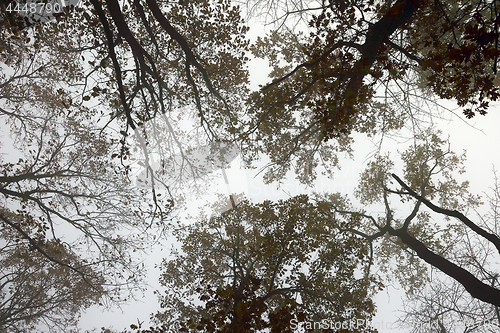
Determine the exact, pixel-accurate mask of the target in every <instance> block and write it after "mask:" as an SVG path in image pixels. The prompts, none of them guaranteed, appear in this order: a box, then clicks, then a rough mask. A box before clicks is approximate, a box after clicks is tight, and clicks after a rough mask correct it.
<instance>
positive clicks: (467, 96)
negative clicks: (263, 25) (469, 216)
mask: <svg viewBox="0 0 500 333" xmlns="http://www.w3.org/2000/svg"><path fill="white" fill-rule="evenodd" d="M252 4H253V7H252V8H253V9H255V10H256V11H258V10H259V8H264V9H263V10H264V11H265V10H266V9H267V8H268V7H267V5H266V4H265V3H264V2H262V1H254V2H252ZM269 6H274V7H277V8H280V7H281V11H272V12H271V13H275V12H277V13H280V12H281V14H276V15H277V16H278V17H276V16H275V17H272V19H273V20H274V21H276V20H278V22H279V26H278V28H277V30H276V31H273V32H271V33H270V35H269V36H268V37H265V38H261V39H259V40H258V41H257V42H256V43H255V45H253V46H252V50H253V53H254V54H255V55H256V56H258V57H263V58H267V59H269V63H270V65H271V67H272V72H271V75H270V76H271V79H272V81H271V82H270V83H269V84H267V85H264V86H263V87H262V88H261V90H260V91H259V92H255V93H254V94H253V96H252V97H251V99H250V100H251V104H250V109H249V113H250V114H251V115H252V120H253V122H252V123H251V124H249V128H248V133H251V134H252V136H251V140H255V141H257V143H254V144H252V145H250V147H249V148H248V150H249V153H248V154H249V155H250V156H252V154H255V155H257V154H259V153H264V154H267V155H269V156H270V159H271V164H270V166H272V168H270V169H269V171H268V173H267V175H266V180H267V181H273V180H279V179H282V178H283V177H284V175H285V174H286V172H287V171H288V170H290V169H294V171H295V172H296V173H297V174H298V177H299V179H300V180H301V181H303V182H306V183H307V182H310V181H312V180H313V179H314V178H315V171H314V170H315V169H316V167H317V166H318V165H319V164H320V163H321V166H322V167H323V168H324V169H326V171H328V172H331V171H332V170H334V168H335V166H337V165H338V159H337V156H338V155H339V154H341V153H344V152H347V153H348V152H349V151H350V144H351V142H352V135H351V134H353V133H363V134H366V135H369V136H373V135H374V134H377V133H378V134H382V135H384V134H385V135H387V134H390V133H393V132H394V131H395V130H398V129H400V128H401V127H402V126H404V125H407V126H411V125H413V126H414V127H415V126H419V124H420V125H421V121H422V119H425V118H427V117H428V116H429V115H432V114H434V115H436V114H438V113H436V112H435V111H432V109H429V108H428V107H426V106H427V105H430V106H433V107H435V106H439V104H438V103H437V101H435V98H436V97H437V98H442V99H450V100H454V101H456V103H457V104H458V105H459V106H460V107H464V113H465V115H466V117H468V118H470V117H472V116H474V115H475V114H476V113H479V114H485V113H486V109H487V107H488V103H489V102H488V101H490V100H493V101H494V100H497V99H498V96H499V95H498V87H497V85H496V83H497V82H498V80H496V75H497V61H498V56H499V54H500V50H499V49H498V38H499V34H498V3H497V2H496V1H493V2H490V1H482V0H477V1H458V2H457V1H439V0H438V1H420V0H418V1H417V0H399V1H373V0H370V1H355V2H347V1H298V2H295V1H293V2H289V1H273V2H270V4H269ZM274 7H273V8H274ZM269 15H272V14H269ZM297 16H299V18H300V19H301V20H303V21H307V23H308V26H307V27H305V26H304V25H299V26H298V27H297V28H295V29H292V28H293V27H288V26H287V22H288V20H290V21H291V22H295V19H294V17H297ZM287 28H288V29H287ZM301 32H303V33H301ZM429 113H430V114H429ZM424 117H425V118H424ZM293 157H296V158H297V162H296V163H293V162H294V161H293ZM291 159H292V162H291ZM298 161H303V162H302V163H299V162H298Z"/></svg>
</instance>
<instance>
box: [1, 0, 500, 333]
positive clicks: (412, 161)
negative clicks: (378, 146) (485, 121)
mask: <svg viewBox="0 0 500 333" xmlns="http://www.w3.org/2000/svg"><path fill="white" fill-rule="evenodd" d="M14 4H16V2H15V1H11V0H8V1H4V2H3V3H2V4H1V10H2V11H1V15H0V61H1V67H0V118H1V120H2V123H0V126H1V127H2V130H3V131H4V132H6V133H8V134H9V135H8V137H7V136H5V137H3V138H2V144H3V147H2V149H3V150H2V153H3V154H2V155H0V158H1V159H0V166H1V169H0V193H1V195H2V197H1V199H2V204H1V207H0V221H1V225H0V226H1V228H0V230H1V232H2V234H1V235H0V236H1V238H2V242H5V244H6V245H5V247H3V249H4V250H3V251H2V253H1V254H0V263H1V265H0V266H2V267H1V270H2V274H3V276H2V277H0V281H1V283H2V285H1V286H2V287H1V289H0V297H1V299H0V301H1V302H2V303H1V304H2V308H0V327H1V329H4V328H5V329H10V330H16V329H17V330H20V331H22V330H28V329H32V328H33V327H34V325H35V326H36V325H37V324H39V323H40V322H45V323H48V324H49V325H51V327H52V328H53V329H59V330H62V331H64V330H65V329H67V328H68V327H71V326H72V325H73V326H74V325H75V323H76V318H77V317H78V312H79V311H81V310H84V309H85V308H87V307H88V306H90V305H92V304H96V303H99V302H103V300H105V299H106V300H113V301H120V300H121V301H125V300H126V299H129V298H130V297H131V296H133V295H134V290H136V289H140V288H141V286H142V285H141V275H142V274H141V272H142V266H141V264H140V258H139V255H138V253H140V252H142V251H144V250H145V249H148V248H149V247H150V246H151V245H152V244H155V242H160V244H164V242H167V241H168V239H167V238H165V237H163V236H168V233H169V232H173V230H174V231H175V236H177V241H178V242H180V243H181V245H182V248H181V250H180V251H179V252H177V253H175V254H174V256H175V258H174V259H172V260H166V261H165V262H164V263H163V269H164V272H163V275H162V283H163V284H164V285H165V286H166V287H167V290H170V292H171V293H172V294H171V295H170V294H169V295H168V296H165V295H160V303H161V305H162V306H163V310H162V311H163V312H159V313H158V314H157V315H156V317H155V318H156V323H157V324H158V325H164V327H167V328H168V329H170V328H171V329H186V330H196V329H197V328H201V329H205V330H209V331H210V330H212V331H215V330H219V331H224V330H231V329H235V328H237V329H239V330H242V329H245V330H250V329H253V330H255V331H257V330H259V329H264V328H266V327H267V328H269V329H271V330H281V331H283V330H284V329H285V328H284V327H282V326H280V325H282V324H283V323H284V322H290V320H292V319H296V320H299V319H300V320H321V319H323V318H327V317H329V318H330V319H331V318H335V320H337V321H343V320H350V319H352V318H355V317H356V318H359V319H363V320H364V319H369V318H370V317H371V316H372V315H373V311H374V306H373V304H372V302H371V296H372V295H373V293H374V291H375V290H376V288H377V287H378V286H379V284H378V282H380V281H379V280H383V277H382V276H380V277H378V276H372V275H371V274H370V271H369V268H370V267H372V265H374V264H375V263H376V264H377V265H379V266H380V267H381V269H382V270H383V269H386V271H387V274H388V275H391V276H402V277H403V278H402V279H400V283H401V285H403V286H404V287H405V289H406V290H407V291H408V293H409V295H411V296H412V297H413V296H414V295H417V294H418V292H417V291H418V290H419V289H420V288H421V287H423V286H426V285H428V281H427V280H426V276H427V275H426V274H425V272H426V270H427V269H429V265H430V267H434V268H436V269H438V270H440V271H441V272H443V273H444V275H446V276H447V278H450V279H452V280H453V281H456V282H457V283H458V284H460V285H461V287H460V288H462V287H463V288H464V289H465V290H467V292H468V293H469V294H470V296H471V297H473V298H475V299H478V300H479V301H480V302H483V303H487V304H490V305H491V306H493V307H494V309H496V313H497V316H498V305H499V304H498V300H499V299H500V297H499V294H498V293H499V290H498V286H497V285H496V284H495V283H493V282H491V281H493V280H494V279H493V278H492V277H493V276H496V275H495V274H496V273H495V268H494V267H489V266H488V268H486V266H487V265H486V261H485V263H484V264H483V265H479V266H480V268H482V269H480V268H479V267H477V265H476V266H474V265H471V264H469V263H468V262H466V261H463V260H461V259H460V258H458V259H457V255H458V254H460V253H462V251H463V249H464V248H467V247H468V246H469V247H473V246H472V245H471V244H474V246H475V245H477V246H485V247H488V246H491V247H492V248H494V249H496V250H495V251H496V252H499V251H500V250H498V249H500V245H499V244H500V241H499V237H498V231H497V230H496V229H494V228H492V227H491V226H490V224H491V223H492V222H485V220H483V221H481V222H474V221H475V219H474V218H473V217H470V216H469V214H468V211H467V209H471V208H476V207H477V206H478V205H479V199H478V198H477V197H476V196H473V195H471V194H470V193H469V192H468V183H467V182H463V183H460V182H458V181H457V180H456V178H457V173H459V174H460V173H462V172H463V171H464V170H463V169H462V163H463V161H464V158H465V157H464V156H463V155H457V154H455V153H453V152H452V151H451V149H450V148H449V146H448V147H447V145H448V142H446V141H445V140H443V139H441V138H440V135H439V133H437V132H435V131H431V130H428V129H426V127H427V124H428V122H427V121H428V120H432V119H433V117H436V116H437V117H439V116H440V115H441V114H442V112H443V110H446V109H445V108H443V107H442V106H441V103H442V101H443V100H451V101H453V102H454V103H456V105H457V106H458V107H460V108H461V110H462V111H463V114H464V116H465V117H466V118H472V117H474V116H476V115H481V116H484V115H486V113H487V110H488V108H489V107H490V103H491V102H494V101H496V100H497V99H498V97H499V91H498V83H499V79H498V74H497V62H498V57H499V55H500V49H499V47H498V40H499V31H498V25H499V22H500V18H499V16H498V11H499V10H500V4H499V3H498V2H497V1H486V0H472V1H469V0H467V1H465V0H463V1H443V0H433V1H430V0H395V1H393V0H391V1H389V0H380V1H377V0H356V1H347V0H328V1H323V0H321V1H288V0H279V1H278V0H276V1H261V0H249V1H246V2H235V1H229V0H217V1H212V0H179V1H158V0H133V1H131V0H124V1H118V0H88V1H81V2H79V3H78V5H77V6H75V5H67V6H66V5H62V3H61V6H59V7H58V8H59V9H60V10H58V11H57V12H55V11H53V12H52V13H48V12H47V10H48V8H49V7H48V6H47V3H45V2H38V4H37V5H36V6H35V7H36V8H37V9H41V8H44V10H45V12H43V13H42V12H41V11H40V12H38V13H33V12H32V11H31V10H23V8H24V7H23V6H22V5H19V6H17V7H16V6H14ZM51 4H52V2H51ZM65 4H66V2H65ZM26 8H27V9H28V8H32V6H30V7H26ZM51 8H52V9H54V10H55V7H54V6H51ZM263 13H264V14H263ZM259 15H263V17H264V19H265V20H266V21H267V22H268V23H270V26H271V29H272V30H271V31H270V32H269V33H268V34H267V35H266V36H259V37H258V38H257V39H256V41H255V42H253V43H250V41H249V39H248V37H247V33H248V31H249V26H250V25H251V23H252V22H254V21H252V20H254V19H255V18H256V17H258V16H259ZM255 57H259V58H264V59H267V60H268V61H269V65H270V67H271V73H270V76H269V79H270V81H269V82H267V83H262V85H261V86H260V89H258V90H257V91H251V90H250V88H249V73H248V68H247V65H248V63H249V61H250V59H251V58H255ZM403 128H407V129H409V130H410V131H411V133H412V137H414V140H415V141H414V144H413V145H412V146H411V147H410V148H409V149H408V150H407V151H406V152H404V153H403V154H402V155H401V160H402V162H403V164H404V166H403V168H402V169H397V170H396V171H393V170H392V168H393V165H394V161H395V157H394V156H385V155H382V154H376V158H375V160H374V161H372V162H370V163H368V164H367V170H366V171H365V172H364V173H363V174H362V175H361V181H360V185H359V187H358V189H357V190H356V192H355V193H354V195H355V197H356V198H357V200H358V201H359V204H360V205H362V206H364V208H363V209H358V208H356V205H355V204H351V200H349V199H348V196H346V193H342V194H338V193H327V194H321V195H317V196H316V197H310V198H308V197H307V196H298V197H293V198H291V199H289V200H288V201H280V202H275V203H272V202H267V201H266V202H264V203H260V204H259V203H250V202H248V201H243V202H241V203H238V204H236V202H235V201H234V200H232V202H231V203H232V205H231V207H232V209H231V210H229V211H227V212H225V213H221V214H220V215H219V216H216V217H213V218H201V219H198V220H196V222H192V221H191V224H188V225H187V226H186V225H183V228H181V229H178V230H177V229H175V227H174V226H175V225H176V224H175V223H171V222H172V220H173V219H174V215H173V212H174V209H176V208H178V207H180V206H181V205H182V203H183V202H184V199H186V198H187V199H189V195H193V194H201V193H203V191H204V190H205V189H206V187H207V186H209V185H207V184H209V183H208V181H209V180H210V177H211V175H210V174H209V172H207V170H213V169H216V168H220V167H224V166H225V165H226V164H227V161H228V160H231V159H232V158H234V156H233V155H235V154H236V152H238V153H240V155H241V159H242V160H243V162H244V164H245V166H246V167H256V166H259V163H260V162H259V159H261V158H265V159H268V160H269V161H270V162H269V164H268V165H267V166H266V169H265V177H264V180H265V182H273V181H278V182H282V181H283V180H285V179H286V177H288V176H289V173H288V172H289V171H291V170H292V171H293V173H294V174H295V176H296V177H297V178H298V179H299V180H300V181H301V182H302V183H305V184H312V183H313V182H314V180H315V179H316V177H317V175H318V174H319V173H320V172H323V173H325V174H327V175H328V176H330V177H331V178H330V179H332V181H335V172H334V171H335V169H336V168H338V167H340V166H341V163H342V159H343V158H344V157H345V156H349V155H350V154H352V153H353V150H352V145H353V142H354V140H355V138H357V137H359V136H360V135H361V136H368V137H371V138H374V139H380V140H382V139H381V138H385V137H386V136H390V135H397V134H398V133H399V131H401V130H402V129H403ZM221 147H231V149H230V151H229V150H227V151H226V150H224V149H225V148H221ZM200 152H203V154H204V155H206V156H209V158H208V159H204V160H203V161H204V162H200V160H199V156H198V155H200V154H199V153H200ZM4 153H5V154H4ZM393 172H394V173H393ZM400 172H401V173H400ZM137 174H140V176H139V177H137V176H136V175H137ZM398 175H399V176H398ZM138 180H140V181H141V182H140V184H138V183H137V182H138ZM391 198H397V199H398V200H400V201H401V202H402V204H404V205H407V207H410V209H409V211H408V214H406V215H405V214H404V213H403V214H402V215H401V216H396V215H397V212H399V211H398V209H396V208H394V202H393V201H391ZM373 205H379V208H380V209H381V210H383V214H381V215H377V214H371V213H369V211H368V210H369V208H370V207H373ZM436 216H444V217H445V222H446V223H447V222H449V223H448V224H447V225H446V227H445V226H444V225H443V223H445V222H435V221H436ZM451 218H454V219H456V220H457V221H455V220H453V222H450V221H451V220H450V221H448V220H449V219H451ZM472 236H473V237H472ZM468 237H469V238H468ZM470 238H474V241H465V239H467V240H470ZM454 240H455V241H456V240H463V241H461V242H456V244H454V243H453V241H454ZM458 244H461V245H458ZM2 245H3V243H2ZM221 249H224V251H221ZM481 253H482V252H481V251H479V254H476V252H475V251H469V254H468V256H469V257H472V258H476V259H477V258H481V255H482V254H481ZM488 253H489V252H488ZM136 254H137V255H136ZM417 257H419V258H420V259H422V260H423V261H421V260H419V259H417ZM394 258H398V259H399V260H400V262H396V263H395V262H394ZM485 260H486V259H485ZM424 262H425V263H426V264H424ZM19 267H22V269H18V268H19ZM200 269H201V270H202V272H203V274H201V275H200V274H199V270H200ZM196 270H198V271H197V272H198V274H196ZM33 271H38V272H39V273H38V274H35V273H31V272H33ZM479 273H480V276H476V275H478V274H479ZM402 274H403V275H402ZM481 274H482V275H481ZM379 278H380V279H379ZM2 279H3V280H2ZM492 279H493V280H492ZM38 280H45V281H44V282H47V281H53V282H54V284H55V285H61V286H64V288H59V289H57V290H55V289H53V288H54V287H52V286H51V285H49V284H41V285H39V286H37V287H39V289H36V288H35V284H36V283H35V282H36V281H38ZM21 288H24V289H27V290H28V289H29V290H32V291H33V293H31V295H34V294H36V295H38V296H29V299H28V300H27V299H26V298H25V297H24V298H23V297H19V293H17V290H20V289H21ZM339 288H340V289H339ZM431 289H432V288H431ZM179 290H181V291H182V292H180V293H179ZM434 290H436V289H434ZM125 291H127V292H125ZM339 291H341V292H339ZM69 293H72V294H74V295H75V298H74V299H71V300H70V299H68V298H67V297H65V295H68V294H69ZM43 295H51V296H52V295H53V296H54V298H53V302H52V303H51V305H50V306H52V305H53V306H54V307H51V308H50V311H48V312H44V311H43V309H40V306H41V305H39V303H37V302H38V301H39V296H43ZM190 299H196V302H198V303H199V304H198V303H196V302H195V304H191V303H189V300H190ZM415 299H417V298H415ZM421 300H424V301H425V297H424V298H421ZM30 301H31V302H32V303H30ZM16 302H19V303H16ZM14 303H16V304H17V305H15V304H14ZM28 303H30V304H28ZM333 303H335V304H336V307H332V306H330V305H331V304H333ZM443 303H445V301H443ZM483 303H480V304H483ZM442 305H443V304H442ZM16 306H18V307H17V308H16ZM47 306H48V305H47ZM63 306H64V307H67V309H68V310H66V311H61V310H60V309H59V308H60V307H63ZM478 308H479V309H483V308H482V307H481V306H478ZM23 311H24V312H23ZM14 312H15V313H14ZM27 312H29V314H27V315H23V316H21V314H22V313H27ZM418 313H420V312H418V311H417V312H415V311H414V312H413V314H412V315H418ZM456 313H460V311H456ZM62 317H64V318H62ZM174 318H175V319H174ZM217 318H220V319H217ZM412 318H416V317H415V316H413V317H412ZM445 319H446V318H445ZM172 320H174V321H175V322H172ZM443 320H444V319H443V318H438V319H436V321H437V322H438V323H441V324H442V325H444V323H445V321H443ZM9 325H10V326H9ZM140 329H141V328H139V327H137V328H136V330H140ZM157 329H163V328H160V327H158V328H157Z"/></svg>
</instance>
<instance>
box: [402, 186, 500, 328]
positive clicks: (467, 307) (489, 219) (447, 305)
mask: <svg viewBox="0 0 500 333" xmlns="http://www.w3.org/2000/svg"><path fill="white" fill-rule="evenodd" d="M498 185H499V184H498V179H495V184H494V186H493V187H492V190H493V195H491V196H488V203H489V207H488V209H489V213H487V214H481V215H478V217H479V221H478V224H479V225H480V226H481V227H482V228H485V229H486V230H488V231H489V232H491V233H493V234H496V235H498V218H499V216H498V207H499V203H500V202H499V199H500V196H499V194H500V193H499V190H500V189H499V186H498ZM462 227H463V230H458V231H459V232H458V233H457V237H455V238H453V240H452V243H451V244H449V245H448V248H449V250H448V252H450V256H452V258H453V260H454V261H455V262H456V263H458V264H459V265H460V266H461V267H465V268H466V269H467V270H468V271H470V272H471V273H472V274H473V275H474V276H476V277H477V278H478V279H480V280H481V281H482V282H484V283H485V284H488V285H490V286H492V287H495V288H497V289H498V269H497V267H495V264H494V261H493V260H492V258H493V257H495V253H496V252H497V251H496V249H495V248H494V247H493V246H492V243H490V242H484V241H483V240H482V237H479V236H477V235H474V234H472V235H470V234H469V233H467V230H466V227H465V226H462ZM432 275H433V278H432V280H431V281H430V282H429V283H428V285H427V286H426V287H425V288H423V289H422V290H417V291H416V292H415V293H414V294H413V295H410V297H409V302H406V303H405V309H404V313H403V315H402V316H401V318H400V323H401V325H402V326H406V327H412V332H429V328H432V329H434V330H435V331H438V332H453V331H457V330H459V329H461V330H463V331H467V332H495V331H497V330H498V327H500V316H499V307H498V306H494V305H490V304H487V303H484V302H482V301H480V300H478V299H474V298H473V297H472V296H470V295H469V294H468V293H467V291H466V290H464V288H463V287H462V286H461V285H460V284H459V283H458V282H456V281H455V280H453V279H450V278H446V277H443V276H442V275H443V274H439V271H437V272H433V273H432Z"/></svg>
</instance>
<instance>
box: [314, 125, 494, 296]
mask: <svg viewBox="0 0 500 333" xmlns="http://www.w3.org/2000/svg"><path fill="white" fill-rule="evenodd" d="M418 139H419V140H421V142H422V143H417V142H416V143H415V144H414V145H413V146H411V147H410V148H409V149H408V150H407V151H406V152H404V153H402V159H403V161H404V162H405V168H404V179H405V181H403V180H402V179H401V178H399V177H398V176H397V175H395V174H391V172H390V170H391V168H392V163H391V162H390V160H389V159H388V157H383V156H380V157H378V158H377V160H376V161H375V162H372V163H370V164H369V165H368V168H367V170H366V171H365V172H364V173H363V174H362V177H361V181H360V185H359V188H358V192H357V196H358V198H359V199H360V202H361V203H362V204H363V205H370V204H373V203H379V204H381V205H383V207H384V210H385V212H384V214H382V215H380V216H374V215H370V214H367V213H366V212H365V211H364V210H355V209H353V208H352V207H350V206H349V205H346V204H345V203H344V202H339V197H338V196H335V195H331V196H329V197H326V198H327V199H325V200H326V201H325V208H324V212H325V214H327V215H328V216H330V217H331V218H332V220H335V219H339V218H340V217H342V216H344V217H345V218H349V219H357V220H364V221H366V223H364V228H362V229H359V228H352V227H349V228H348V229H347V230H351V231H352V232H354V233H355V234H357V235H363V236H364V237H365V238H366V239H367V240H369V241H372V242H373V241H376V240H383V241H382V242H381V243H380V245H379V247H378V248H377V249H375V250H374V253H375V254H376V256H378V257H379V259H380V260H381V264H382V265H384V266H386V267H387V266H389V267H391V266H390V265H388V264H389V263H390V261H389V260H390V259H391V258H395V257H397V258H398V260H397V261H396V262H395V263H394V264H395V265H394V266H392V267H391V270H392V272H393V273H394V275H395V276H396V277H398V279H399V282H400V283H401V285H403V286H404V287H405V288H406V289H407V291H408V292H409V293H410V294H412V293H413V292H414V291H415V290H417V289H418V288H419V287H420V286H422V285H424V284H425V283H426V281H427V276H428V275H427V274H426V271H427V266H426V265H422V264H423V263H422V262H421V261H419V260H418V259H417V257H419V258H420V259H422V260H423V261H424V262H426V263H427V264H429V265H430V266H432V267H434V268H436V269H438V270H440V271H441V272H443V273H444V274H445V275H447V276H448V277H450V278H451V279H454V280H456V281H457V282H458V283H460V284H461V285H462V287H463V288H464V289H465V290H466V291H467V292H468V293H469V294H470V295H471V296H472V297H474V298H476V299H478V300H480V301H482V302H485V303H489V304H491V305H494V306H498V305H499V302H500V290H499V289H498V288H497V287H496V286H495V285H492V284H491V282H487V281H486V280H485V281H482V280H481V278H480V277H477V276H476V275H475V274H476V273H477V271H476V268H474V267H471V266H469V265H466V264H464V262H462V261H461V260H460V259H461V257H460V255H459V254H460V253H461V251H463V249H461V248H457V247H455V246H453V244H454V242H455V240H456V237H457V235H466V236H467V237H470V238H472V237H477V238H478V239H480V241H481V242H482V243H486V244H489V245H491V246H492V247H494V248H495V249H496V250H495V252H500V239H499V237H498V235H497V234H495V233H494V232H491V231H490V230H489V227H488V226H480V225H479V224H478V223H475V222H473V221H472V220H471V219H469V218H468V217H466V216H465V215H464V214H462V213H460V211H459V210H462V209H467V208H471V207H475V206H477V205H478V203H479V202H478V198H477V197H475V196H472V195H470V194H469V193H468V191H467V187H468V183H467V182H463V183H459V182H458V181H457V180H456V178H455V177H454V175H453V173H452V171H454V170H456V171H458V172H463V171H464V170H463V169H462V167H461V162H462V161H463V159H464V158H465V156H464V155H462V156H457V155H456V154H455V153H453V152H452V151H451V150H450V149H449V147H446V144H447V143H446V141H444V140H441V139H439V136H438V135H437V134H436V133H432V132H424V133H423V134H422V135H421V136H420V137H419V138H418ZM391 179H394V182H395V183H396V186H398V188H391V187H389V186H390V185H389V182H390V181H391ZM414 189H415V190H414ZM390 195H392V196H396V197H397V198H399V199H400V200H401V201H402V202H403V203H405V204H406V205H408V206H410V207H411V209H410V210H409V212H408V213H407V214H406V215H403V216H402V217H398V216H396V212H397V210H396V209H395V207H394V204H392V203H391V200H390V199H389V196H390ZM328 201H330V202H328ZM433 201H438V204H435V203H433ZM438 205H439V206H438ZM424 207H426V208H427V210H425V209H424ZM431 214H438V216H439V215H441V216H444V218H445V221H448V222H447V224H446V225H444V224H443V223H439V222H436V223H431V221H432V220H431ZM451 218H454V219H456V220H451ZM362 225H363V224H362ZM476 255H477V256H476V258H479V257H480V254H479V253H478V254H476ZM457 258H458V259H457ZM489 260H492V259H491V258H489ZM486 265H487V264H486V263H485V262H483V263H482V264H481V265H480V266H481V267H482V269H483V270H484V269H486Z"/></svg>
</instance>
